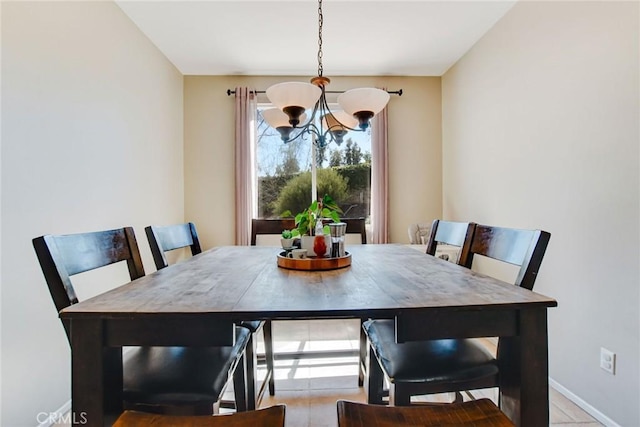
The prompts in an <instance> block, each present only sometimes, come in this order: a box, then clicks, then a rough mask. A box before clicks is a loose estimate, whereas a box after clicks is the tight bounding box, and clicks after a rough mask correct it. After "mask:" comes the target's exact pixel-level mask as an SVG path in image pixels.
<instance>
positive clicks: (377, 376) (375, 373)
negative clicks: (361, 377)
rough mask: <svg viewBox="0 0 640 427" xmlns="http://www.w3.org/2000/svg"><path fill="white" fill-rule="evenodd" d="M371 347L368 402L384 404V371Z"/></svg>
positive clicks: (368, 367)
mask: <svg viewBox="0 0 640 427" xmlns="http://www.w3.org/2000/svg"><path fill="white" fill-rule="evenodd" d="M368 347H369V363H368V366H367V374H368V384H367V403H369V404H373V405H382V392H383V390H382V386H383V383H384V373H383V372H382V368H381V367H380V365H379V364H378V359H377V358H376V355H375V353H374V352H373V348H372V347H371V346H368Z"/></svg>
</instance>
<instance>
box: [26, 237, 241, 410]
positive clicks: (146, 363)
mask: <svg viewBox="0 0 640 427" xmlns="http://www.w3.org/2000/svg"><path fill="white" fill-rule="evenodd" d="M33 246H34V249H35V252H36V255H37V257H38V260H39V262H40V266H41V268H42V272H43V273H44V277H45V280H46V282H47V285H48V287H49V291H50V293H51V297H52V298H53V302H54V304H55V307H56V310H58V311H61V310H62V309H64V308H66V307H69V306H70V305H72V304H76V303H78V298H77V297H76V292H75V290H74V287H73V285H72V283H71V276H74V275H76V274H78V273H83V272H86V271H89V270H94V269H97V268H99V267H104V266H107V265H111V264H115V263H118V262H121V261H126V263H127V266H128V269H129V276H130V279H131V280H132V281H133V280H136V279H138V278H140V277H142V276H144V275H145V272H144V268H143V265H142V259H141V258H140V252H139V250H138V244H137V242H136V238H135V234H134V232H133V228H131V227H126V228H120V229H116V230H108V231H98V232H91V233H81V234H68V235H56V236H54V235H45V236H41V237H37V238H35V239H33ZM62 324H63V326H64V328H65V331H66V333H67V339H68V340H69V344H71V333H72V331H71V329H70V326H71V325H69V324H68V323H67V322H66V321H62ZM249 337H250V333H249V331H248V330H247V329H246V328H241V327H236V329H235V343H234V345H233V346H221V347H135V348H132V349H130V350H129V351H127V352H125V355H124V357H123V377H122V379H121V381H122V397H123V406H124V408H125V409H133V410H139V411H144V412H154V413H165V414H192V415H195V414H202V415H204V414H207V415H210V414H212V413H214V412H217V409H218V406H219V402H220V398H221V396H222V394H223V392H224V390H225V388H226V386H227V384H228V382H229V380H230V379H231V378H233V383H234V390H235V399H236V402H235V406H236V409H237V410H238V411H245V410H246V409H247V402H246V396H245V375H244V370H243V369H236V367H237V366H238V365H240V366H242V365H243V364H244V351H245V348H246V346H247V344H248V342H249ZM116 381H117V380H116Z"/></svg>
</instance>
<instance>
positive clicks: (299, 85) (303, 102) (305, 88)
mask: <svg viewBox="0 0 640 427" xmlns="http://www.w3.org/2000/svg"><path fill="white" fill-rule="evenodd" d="M266 92H267V98H269V101H271V103H272V104H273V105H275V106H276V107H277V108H279V109H280V110H284V109H285V108H286V107H302V108H304V109H305V110H308V109H309V108H311V107H313V106H314V104H315V103H316V101H318V99H320V95H321V94H322V90H321V89H320V88H319V87H318V86H316V85H312V84H311V83H304V82H285V83H278V84H275V85H273V86H270V87H269V88H268V89H267V91H266Z"/></svg>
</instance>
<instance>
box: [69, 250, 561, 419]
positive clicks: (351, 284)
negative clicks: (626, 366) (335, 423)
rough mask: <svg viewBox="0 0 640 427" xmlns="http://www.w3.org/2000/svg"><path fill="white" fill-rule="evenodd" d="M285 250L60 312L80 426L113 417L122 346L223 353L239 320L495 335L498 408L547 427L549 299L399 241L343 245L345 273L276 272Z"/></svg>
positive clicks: (201, 266)
mask: <svg viewBox="0 0 640 427" xmlns="http://www.w3.org/2000/svg"><path fill="white" fill-rule="evenodd" d="M281 251H282V250H281V249H280V248H276V247H266V246H221V247H215V248H212V249H210V250H208V251H205V252H203V253H201V254H199V255H196V256H194V257H192V258H189V259H187V260H184V261H182V262H179V263H177V264H174V265H172V266H170V267H168V268H164V269H162V270H159V271H156V272H154V273H151V274H148V275H146V276H144V277H141V278H139V279H137V280H134V281H132V282H130V283H127V284H124V285H122V286H119V287H117V288H114V289H112V290H110V291H108V292H106V293H103V294H100V295H98V296H95V297H93V298H90V299H87V300H85V301H83V302H80V303H78V304H74V305H72V306H69V307H68V308H65V309H64V310H62V311H61V312H60V317H61V318H62V320H63V321H65V322H68V324H69V325H70V331H71V332H70V339H71V354H72V357H71V376H72V378H71V389H72V390H71V393H72V413H73V414H74V415H75V416H76V417H81V419H83V420H85V421H86V424H85V425H87V426H103V425H111V423H113V421H114V420H115V419H116V418H117V417H118V416H119V415H120V414H121V412H122V410H123V408H122V360H123V356H122V353H123V351H122V349H123V347H126V346H219V345H230V344H232V343H233V325H234V324H235V323H238V322H240V321H242V320H255V319H262V320H288V319H296V320H297V319H328V318H356V319H364V318H386V319H395V323H396V341H397V342H398V343H402V342H407V341H414V340H428V339H440V338H467V337H499V339H500V343H499V346H500V352H499V353H498V366H499V367H500V375H499V395H500V398H499V405H500V408H501V410H502V411H503V412H504V413H505V414H507V416H508V417H509V418H510V419H511V420H512V421H513V422H514V423H515V424H516V425H519V426H543V425H544V426H546V425H548V423H549V384H548V334H547V309H548V308H551V307H555V306H556V305H557V302H556V301H555V300H554V299H553V298H550V297H547V296H544V295H541V294H538V293H535V292H532V291H529V290H527V289H523V288H519V287H517V286H514V285H512V284H508V283H505V282H502V281H500V280H497V279H494V278H491V277H489V276H486V275H484V274H481V273H478V272H475V271H473V270H472V269H467V268H464V267H462V266H459V265H456V264H454V263H451V262H447V261H444V260H442V259H438V258H436V257H433V256H429V255H426V254H424V253H421V252H418V251H415V250H413V249H410V248H407V247H406V246H404V245H400V244H368V245H349V246H348V247H347V252H348V254H349V255H350V257H351V264H350V265H348V266H346V267H343V268H339V269H330V270H322V271H300V270H295V269H287V268H282V267H279V266H278V263H277V257H278V255H279V254H280V252H281Z"/></svg>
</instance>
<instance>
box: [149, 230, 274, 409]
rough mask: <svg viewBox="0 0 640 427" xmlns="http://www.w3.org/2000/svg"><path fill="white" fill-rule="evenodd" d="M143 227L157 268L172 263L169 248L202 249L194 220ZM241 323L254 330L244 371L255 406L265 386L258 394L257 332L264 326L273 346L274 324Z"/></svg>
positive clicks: (270, 372)
mask: <svg viewBox="0 0 640 427" xmlns="http://www.w3.org/2000/svg"><path fill="white" fill-rule="evenodd" d="M144 231H145V233H146V234H147V240H148V241H149V247H150V248H151V254H152V255H153V260H154V262H155V264H156V269H158V270H161V269H163V268H166V267H168V266H169V262H168V261H167V257H166V255H165V254H166V252H169V251H173V250H176V249H181V248H186V247H189V248H190V249H191V255H192V256H194V255H198V254H199V253H202V249H201V247H200V239H199V238H198V232H197V231H196V226H195V224H193V223H192V222H188V223H184V224H173V225H165V226H156V225H150V226H148V227H145V229H144ZM240 326H242V327H245V328H247V329H249V331H250V332H251V337H250V339H249V343H248V344H247V347H246V350H245V354H246V357H245V361H246V371H245V375H246V383H247V390H246V394H247V408H248V409H249V410H253V409H255V408H256V404H257V402H259V401H260V399H261V397H262V392H263V390H264V389H261V391H260V393H258V394H256V386H255V382H256V351H255V350H256V341H257V340H256V335H257V333H258V332H260V331H261V330H262V331H263V334H264V340H265V347H267V348H268V349H269V350H270V349H271V346H272V345H271V342H272V339H271V324H269V325H266V324H265V322H263V321H260V320H246V321H242V322H241V323H240ZM263 328H264V329H263ZM269 355H270V356H269ZM266 359H267V361H266V366H267V376H266V378H267V379H270V378H272V377H273V351H268V352H267V357H266ZM267 379H265V381H267Z"/></svg>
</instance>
